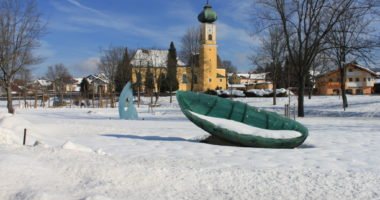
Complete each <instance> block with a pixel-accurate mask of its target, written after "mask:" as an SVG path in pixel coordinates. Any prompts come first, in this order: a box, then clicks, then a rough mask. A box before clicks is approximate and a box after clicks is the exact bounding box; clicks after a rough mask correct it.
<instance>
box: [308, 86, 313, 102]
mask: <svg viewBox="0 0 380 200" xmlns="http://www.w3.org/2000/svg"><path fill="white" fill-rule="evenodd" d="M312 91H313V87H312V86H311V87H309V90H308V92H309V99H311V93H312Z"/></svg>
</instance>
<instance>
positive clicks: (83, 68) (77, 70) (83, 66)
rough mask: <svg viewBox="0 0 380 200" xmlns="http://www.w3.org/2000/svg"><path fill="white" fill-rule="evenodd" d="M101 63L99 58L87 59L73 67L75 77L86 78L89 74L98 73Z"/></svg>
mask: <svg viewBox="0 0 380 200" xmlns="http://www.w3.org/2000/svg"><path fill="white" fill-rule="evenodd" d="M99 62H100V58H99V57H90V58H87V59H85V60H83V61H81V62H79V63H78V64H74V65H73V67H71V70H72V71H73V74H74V76H85V75H89V74H94V73H97V72H98V64H99Z"/></svg>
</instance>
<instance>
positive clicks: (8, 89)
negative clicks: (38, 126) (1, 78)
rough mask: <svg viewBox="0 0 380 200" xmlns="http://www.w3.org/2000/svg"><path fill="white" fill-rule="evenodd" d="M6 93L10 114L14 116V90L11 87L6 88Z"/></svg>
mask: <svg viewBox="0 0 380 200" xmlns="http://www.w3.org/2000/svg"><path fill="white" fill-rule="evenodd" d="M5 92H6V93H7V108H8V113H11V114H14V113H15V110H14V108H13V105H12V88H11V86H10V85H8V86H6V87H5Z"/></svg>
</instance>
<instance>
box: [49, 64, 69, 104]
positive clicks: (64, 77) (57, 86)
mask: <svg viewBox="0 0 380 200" xmlns="http://www.w3.org/2000/svg"><path fill="white" fill-rule="evenodd" d="M46 78H47V79H48V80H49V81H51V82H52V83H53V85H54V90H55V92H56V93H57V94H58V95H59V96H60V98H59V104H60V105H63V94H64V93H65V92H66V85H67V84H69V83H71V82H72V76H71V74H70V72H69V70H68V69H67V68H66V67H65V66H64V65H63V64H56V65H54V66H49V68H48V71H47V72H46Z"/></svg>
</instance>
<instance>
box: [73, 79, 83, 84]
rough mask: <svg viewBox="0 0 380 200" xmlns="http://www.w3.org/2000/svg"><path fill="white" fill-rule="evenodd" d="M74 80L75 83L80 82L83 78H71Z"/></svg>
mask: <svg viewBox="0 0 380 200" xmlns="http://www.w3.org/2000/svg"><path fill="white" fill-rule="evenodd" d="M73 79H74V81H75V84H80V83H81V82H82V80H83V78H73Z"/></svg>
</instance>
